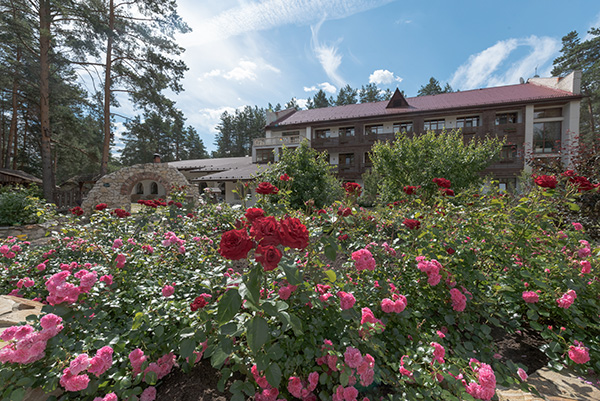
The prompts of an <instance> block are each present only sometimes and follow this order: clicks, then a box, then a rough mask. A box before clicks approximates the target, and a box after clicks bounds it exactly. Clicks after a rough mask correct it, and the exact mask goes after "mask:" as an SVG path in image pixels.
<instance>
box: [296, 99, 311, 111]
mask: <svg viewBox="0 0 600 401" xmlns="http://www.w3.org/2000/svg"><path fill="white" fill-rule="evenodd" d="M296 103H298V106H300V108H301V109H305V108H306V104H307V103H308V99H296Z"/></svg>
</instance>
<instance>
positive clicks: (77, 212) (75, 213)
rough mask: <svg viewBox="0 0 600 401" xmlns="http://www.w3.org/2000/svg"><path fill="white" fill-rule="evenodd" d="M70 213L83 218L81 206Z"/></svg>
mask: <svg viewBox="0 0 600 401" xmlns="http://www.w3.org/2000/svg"><path fill="white" fill-rule="evenodd" d="M69 211H70V212H71V213H72V214H74V215H75V216H81V215H82V214H83V209H82V208H80V207H79V206H75V207H74V208H73V209H69Z"/></svg>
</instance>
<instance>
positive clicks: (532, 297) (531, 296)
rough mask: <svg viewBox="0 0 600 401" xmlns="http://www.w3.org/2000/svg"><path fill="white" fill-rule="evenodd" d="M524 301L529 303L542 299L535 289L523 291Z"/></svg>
mask: <svg viewBox="0 0 600 401" xmlns="http://www.w3.org/2000/svg"><path fill="white" fill-rule="evenodd" d="M522 297H523V301H525V302H527V303H528V304H534V303H536V302H538V301H539V300H540V297H539V295H538V294H537V293H536V292H534V291H523V295H522Z"/></svg>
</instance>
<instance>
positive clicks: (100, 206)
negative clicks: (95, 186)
mask: <svg viewBox="0 0 600 401" xmlns="http://www.w3.org/2000/svg"><path fill="white" fill-rule="evenodd" d="M107 207H108V205H107V204H106V203H98V204H97V205H96V210H98V211H100V210H104V209H106V208H107Z"/></svg>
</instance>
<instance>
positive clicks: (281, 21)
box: [197, 0, 393, 44]
mask: <svg viewBox="0 0 600 401" xmlns="http://www.w3.org/2000/svg"><path fill="white" fill-rule="evenodd" d="M392 1H393V0H263V1H259V2H248V3H246V4H242V5H240V6H238V7H234V8H231V9H229V10H227V11H224V12H222V13H220V14H218V15H216V16H214V17H212V18H209V19H208V20H204V21H200V26H202V30H201V34H200V35H197V44H202V43H207V42H212V41H216V40H223V39H227V38H229V37H231V36H236V35H240V34H243V33H246V32H252V31H263V30H267V29H271V28H275V27H278V26H281V25H286V24H296V25H309V24H311V23H314V22H316V21H318V20H319V19H320V18H321V17H322V16H323V15H327V18H328V19H340V18H345V17H348V16H350V15H353V14H356V13H360V12H363V11H366V10H370V9H373V8H377V7H380V6H382V5H385V4H387V3H390V2H392Z"/></svg>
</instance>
